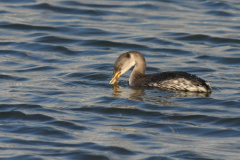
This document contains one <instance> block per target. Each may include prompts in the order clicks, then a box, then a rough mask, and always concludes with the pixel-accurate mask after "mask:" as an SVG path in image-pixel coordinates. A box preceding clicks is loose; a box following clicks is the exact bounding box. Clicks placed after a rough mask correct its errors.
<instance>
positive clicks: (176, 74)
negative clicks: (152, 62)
mask: <svg viewBox="0 0 240 160" xmlns="http://www.w3.org/2000/svg"><path fill="white" fill-rule="evenodd" d="M133 66H134V69H133V71H132V73H131V75H130V78H129V85H130V86H131V87H156V88H159V89H163V90H175V91H192V92H207V93H211V92H212V88H211V86H210V85H209V84H208V83H207V82H206V81H205V80H203V79H201V78H199V77H197V76H195V75H192V74H189V73H187V72H182V71H169V72H162V73H155V74H145V71H146V61H145V58H144V57H143V55H142V54H141V53H140V52H139V51H130V52H126V53H123V54H121V55H120V56H119V57H118V59H117V60H116V62H115V64H114V70H113V77H112V79H111V80H110V82H109V84H116V83H118V78H119V77H120V76H121V75H122V74H124V73H125V72H127V71H128V70H129V69H130V68H131V67H133Z"/></svg>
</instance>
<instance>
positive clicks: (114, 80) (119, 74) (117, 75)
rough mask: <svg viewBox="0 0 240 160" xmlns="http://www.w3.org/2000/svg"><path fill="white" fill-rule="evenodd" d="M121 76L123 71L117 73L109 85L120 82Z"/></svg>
mask: <svg viewBox="0 0 240 160" xmlns="http://www.w3.org/2000/svg"><path fill="white" fill-rule="evenodd" d="M120 76H121V71H118V72H117V73H115V74H114V75H113V77H112V79H111V81H110V82H109V84H115V83H116V82H117V80H118V78H119V77H120Z"/></svg>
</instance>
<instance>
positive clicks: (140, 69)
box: [129, 57, 146, 85]
mask: <svg viewBox="0 0 240 160" xmlns="http://www.w3.org/2000/svg"><path fill="white" fill-rule="evenodd" d="M145 71H146V62H145V59H144V58H143V59H142V58H141V57H140V58H138V59H136V63H135V67H134V69H133V71H132V73H131V75H130V78H129V84H130V85H131V84H133V83H134V82H136V79H138V78H140V77H142V76H144V75H145Z"/></svg>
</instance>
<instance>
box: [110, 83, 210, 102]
mask: <svg viewBox="0 0 240 160" xmlns="http://www.w3.org/2000/svg"><path fill="white" fill-rule="evenodd" d="M125 88H126V87H121V86H118V85H113V92H112V96H113V97H119V98H120V97H122V98H127V99H130V100H136V101H146V102H150V103H154V104H162V105H176V104H175V103H173V102H170V101H169V99H171V98H174V97H208V96H209V95H210V93H198V92H184V91H164V92H161V90H159V91H160V92H158V91H157V92H154V91H153V93H156V96H155V97H154V96H153V94H151V96H148V95H147V94H146V92H145V91H148V90H156V89H153V88H130V91H129V90H125ZM128 89H129V88H128ZM159 94H160V95H159Z"/></svg>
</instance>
